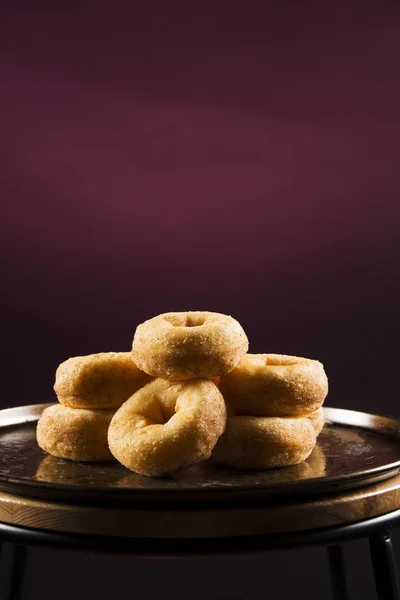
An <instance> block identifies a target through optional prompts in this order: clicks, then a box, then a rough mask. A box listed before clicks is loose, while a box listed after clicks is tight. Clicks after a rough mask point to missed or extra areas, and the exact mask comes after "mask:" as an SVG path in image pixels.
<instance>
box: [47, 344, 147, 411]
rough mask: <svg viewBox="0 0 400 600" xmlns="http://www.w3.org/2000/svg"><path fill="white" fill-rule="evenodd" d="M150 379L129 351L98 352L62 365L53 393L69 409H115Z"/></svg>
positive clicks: (75, 357) (59, 368)
mask: <svg viewBox="0 0 400 600" xmlns="http://www.w3.org/2000/svg"><path fill="white" fill-rule="evenodd" d="M151 380H152V377H150V376H149V375H147V374H146V373H144V372H143V371H141V370H140V369H139V368H138V367H137V366H136V365H135V363H134V361H133V358H132V353H131V352H101V353H100V354H89V355H88V356H74V357H73V358H69V359H68V360H66V361H65V362H63V363H61V365H60V366H59V367H58V369H57V371H56V382H55V384H54V391H55V392H56V394H57V397H58V400H59V401H60V402H61V404H64V405H65V406H70V407H71V408H92V409H96V408H102V409H104V408H105V409H117V408H119V407H120V406H121V404H122V403H123V402H125V400H127V399H128V398H129V397H130V396H132V394H134V393H135V392H136V391H137V390H138V389H139V388H141V387H142V386H144V385H146V383H148V382H149V381H151Z"/></svg>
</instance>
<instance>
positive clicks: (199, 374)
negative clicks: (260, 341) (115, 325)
mask: <svg viewBox="0 0 400 600" xmlns="http://www.w3.org/2000/svg"><path fill="white" fill-rule="evenodd" d="M247 349H248V340H247V337H246V334H245V332H244V331H243V329H242V327H241V325H240V324H239V323H238V322H237V321H236V320H235V319H233V318H232V317H229V316H227V315H221V314H219V313H213V312H198V311H195V312H175V313H174V312H171V313H165V314H162V315H158V316H157V317H154V318H153V319H149V320H148V321H145V322H144V323H142V324H141V325H139V326H138V327H137V329H136V332H135V336H134V338H133V344H132V355H133V358H134V361H135V362H136V364H137V365H138V367H139V368H140V369H142V370H143V371H145V372H146V373H149V375H153V376H154V377H161V378H163V379H170V380H172V381H179V380H184V379H194V378H206V379H211V378H212V377H218V376H220V375H224V374H226V373H229V371H232V369H234V368H235V367H236V366H237V365H238V364H239V363H240V361H241V360H242V358H243V357H244V355H245V354H246V352H247Z"/></svg>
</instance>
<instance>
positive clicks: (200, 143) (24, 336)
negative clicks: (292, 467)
mask: <svg viewBox="0 0 400 600" xmlns="http://www.w3.org/2000/svg"><path fill="white" fill-rule="evenodd" d="M0 11H2V13H1V20H0V23H1V29H0V131H1V149H0V152H1V162H0V165H1V167H0V186H1V187H0V191H1V197H2V200H3V201H2V213H3V214H2V220H1V222H2V229H1V232H0V261H1V268H2V277H1V281H2V301H3V303H4V307H3V310H2V317H3V318H4V327H3V334H2V337H3V343H2V355H3V358H2V366H3V369H2V371H3V374H2V383H3V394H2V405H3V406H12V405H19V404H30V403H36V402H45V401H49V400H51V399H52V398H53V392H52V385H53V379H54V371H55V368H56V366H57V364H58V363H59V362H61V361H62V360H64V359H65V358H67V357H68V356H72V355H76V354H85V353H91V352H99V351H105V350H123V349H129V347H130V344H131V339H132V336H133V333H134V329H135V327H136V325H137V323H139V322H140V321H142V320H144V319H146V318H149V317H151V316H153V315H155V314H157V313H159V312H164V311H168V310H187V309H191V310H195V309H200V310H204V309H206V310H217V311H220V312H226V313H229V314H232V315H233V316H235V317H236V318H238V319H239V321H240V322H241V323H242V324H243V326H244V328H245V329H246V331H247V333H248V335H249V338H250V344H251V351H253V352H282V353H288V354H290V353H292V354H299V355H304V356H310V357H314V358H319V359H320V360H322V361H323V362H324V363H325V366H326V370H327V372H328V376H329V377H330V389H331V392H330V395H329V398H328V400H327V404H329V405H332V406H340V407H348V408H355V409H360V410H368V411H372V412H379V413H392V414H394V415H396V416H400V408H399V402H398V390H397V388H396V380H397V379H398V377H397V374H398V362H397V360H398V352H397V347H398V344H397V340H398V337H399V333H400V331H399V327H398V325H399V318H398V310H399V309H398V307H399V299H400V298H399V293H398V292H399V285H398V282H399V280H398V270H399V262H398V259H397V254H398V251H399V246H400V242H399V217H400V204H399V203H400V172H399V155H400V153H399V150H400V142H399V140H400V136H399V134H400V120H399V106H400V80H399V76H398V62H399V56H400V19H399V17H400V10H399V8H398V4H397V3H395V2H393V3H391V2H385V3H380V4H379V6H378V3H376V4H373V3H368V2H364V3H361V2H360V3H359V4H355V3H353V4H352V5H351V6H350V3H331V4H330V3H310V2H306V3H294V2H280V3H269V4H268V3H264V2H261V1H260V2H252V1H250V2H231V1H220V2H201V3H200V2H199V3H190V2H176V1H168V2H162V1H161V0H158V1H156V2H148V3H146V2H142V3H139V2H136V3H134V2H121V1H120V2H114V3H107V2H101V1H97V2H96V1H95V0H92V1H86V2H84V1H78V0H76V1H73V0H71V1H70V2H67V1H61V0H58V2H50V1H40V0H36V1H33V2H30V1H29V2H28V1H26V2H22V1H19V2H18V1H16V2H11V1H10V2H6V3H5V4H4V5H2V8H1V9H0ZM361 551H364V550H362V549H361V550H360V552H361ZM40 553H42V554H40ZM44 556H46V557H47V558H46V560H49V557H50V554H46V553H45V551H40V552H39V551H36V553H32V561H33V566H31V569H30V571H29V573H28V576H29V577H32V578H34V577H35V575H34V571H35V568H36V567H37V568H39V566H40V565H43V560H44V558H43V557H44ZM60 556H64V555H61V554H60ZM302 556H304V557H307V556H308V557H309V558H308V559H307V560H306V559H304V560H303V561H299V556H298V553H297V554H296V555H295V556H293V557H292V558H290V557H288V556H287V555H282V554H280V555H277V556H272V557H269V560H270V564H271V569H268V578H270V586H271V587H272V588H274V586H275V587H276V589H280V590H281V594H282V597H286V596H285V593H287V594H289V591H290V588H291V586H293V585H295V586H296V589H298V588H299V587H301V586H303V589H304V586H309V585H310V579H309V578H310V571H309V568H308V567H307V565H308V566H309V562H308V561H311V562H312V563H313V564H317V565H319V566H318V568H317V569H316V571H317V575H315V572H316V571H315V570H313V585H314V586H315V587H316V590H315V594H316V595H315V598H320V597H322V596H323V597H325V596H324V593H323V592H321V589H325V588H324V587H323V586H326V585H327V581H326V565H325V563H323V558H321V555H320V553H319V552H318V551H316V550H307V551H304V552H303V553H302ZM41 557H42V558H41ZM35 560H36V561H38V563H37V565H36V567H35V564H36V563H35V562H34V561H35ZM79 560H82V561H83V558H82V557H80V558H78V556H77V555H73V556H70V555H69V554H65V557H64V558H62V559H61V558H60V561H61V562H62V561H65V564H68V565H70V567H71V565H73V568H74V569H75V572H76V573H79V572H80V573H81V574H82V572H90V573H91V575H90V577H92V578H93V577H94V578H95V579H96V581H97V582H98V585H97V587H98V590H102V592H100V591H99V592H98V593H99V594H100V596H99V598H102V597H104V598H106V597H107V595H109V594H111V593H113V592H112V590H111V587H110V586H114V585H116V586H117V587H118V586H120V587H118V590H119V592H118V593H119V594H122V593H124V592H123V590H126V587H124V586H128V585H129V581H131V577H132V575H131V574H130V570H131V566H127V564H128V563H127V561H126V559H124V560H123V561H122V562H120V563H118V562H117V560H116V559H113V560H114V562H112V561H111V563H108V562H107V559H101V558H97V559H96V561H97V562H96V561H94V559H92V562H90V561H89V560H88V559H87V558H85V559H84V560H85V562H84V563H83V564H82V567H81V571H79ZM102 560H104V565H106V564H107V565H108V564H113V565H114V570H113V571H110V574H109V578H110V583H109V584H107V582H106V581H104V580H103V579H104V577H105V575H103V574H102V570H101V569H98V565H99V564H100V563H101V561H102ZM124 561H125V562H124ZM257 561H258V559H257V560H254V559H252V560H250V559H245V560H244V559H242V562H240V561H239V562H238V565H239V567H240V569H242V574H243V577H242V578H240V577H239V575H237V573H238V568H235V566H234V565H235V564H236V563H235V561H233V562H232V561H230V562H229V561H226V562H224V561H221V562H219V563H214V562H207V561H206V563H207V564H206V565H204V564H203V563H204V561H203V562H201V561H199V562H197V563H193V562H192V563H190V566H186V567H184V566H182V564H181V563H178V564H176V563H171V562H169V561H168V562H167V563H166V564H165V565H164V566H163V563H162V564H160V563H151V565H152V566H151V567H150V563H145V565H148V567H146V568H148V569H149V572H150V570H151V571H153V570H154V572H156V573H157V569H159V573H160V579H163V581H164V584H165V586H164V587H168V586H169V585H175V586H177V585H178V583H179V585H180V588H179V590H180V591H179V590H178V591H177V594H178V596H177V598H178V600H179V598H181V597H182V598H183V597H185V593H186V592H187V589H188V587H187V586H189V585H190V584H189V582H188V581H187V580H186V579H185V577H186V575H187V576H189V575H190V576H191V577H194V578H195V580H196V582H197V583H196V586H195V589H193V588H192V587H191V588H190V589H191V594H192V598H193V600H196V598H197V597H199V598H200V597H204V595H205V594H206V595H207V596H209V597H210V599H211V598H228V597H229V598H232V599H239V598H240V599H241V598H247V597H248V596H249V593H250V592H249V590H246V585H250V586H253V588H254V589H256V588H257V586H264V585H265V581H264V576H265V567H264V566H262V565H263V564H264V563H262V562H260V561H258V562H257ZM315 561H316V562H315ZM318 561H319V562H318ZM61 562H60V563H59V567H58V568H59V569H60V570H59V571H58V574H59V575H60V573H61V571H62V565H61ZM185 564H186V565H189V563H185ZM121 565H125V567H124V568H125V569H127V570H128V575H127V576H124V568H123V567H122V566H121ZM129 565H131V562H129ZM156 565H157V566H156ZM166 565H167V567H168V568H167V567H166ZM279 565H280V567H282V566H286V565H290V569H292V570H293V577H291V578H287V580H286V579H285V581H282V579H279V577H278V576H277V575H276V574H275V576H274V573H275V572H277V571H279V568H280V567H279ZM68 568H69V567H68ZM71 568H72V567H71ZM224 569H225V571H226V573H225V572H224ZM364 571H365V569H363V572H364ZM141 572H142V573H143V577H145V576H146V577H150V575H149V573H147V572H146V570H145V566H143V565H142V566H140V569H139V571H138V573H141ZM55 573H57V567H55ZM146 573H147V574H146ZM207 573H209V577H208V575H207ZM218 573H220V577H219V578H218V581H217V575H218ZM224 573H225V575H224ZM114 574H115V578H116V581H117V583H115V580H114V583H111V579H112V578H113V577H114ZM229 577H232V578H233V579H232V581H230V580H229V586H230V587H229V586H228V587H229V592H228V591H227V585H228V584H227V583H226V581H227V578H228V579H229ZM235 577H236V579H235ZM314 577H316V579H315V578H314ZM102 578H103V579H102ZM156 580H157V576H156V577H155V581H156ZM73 581H74V579H73V578H72V579H71V580H70V579H69V578H68V581H65V582H64V583H65V587H64V585H63V589H62V590H61V591H60V596H59V598H60V599H61V598H64V596H63V594H65V598H67V597H68V594H69V595H71V594H74V591H73V587H70V588H69V587H68V586H73V585H74V583H73ZM221 581H222V582H223V581H225V583H221ZM249 582H250V583H249ZM38 585H39V584H38V581H37V580H36V579H35V581H33V580H32V586H33V587H32V590H31V592H30V594H31V597H32V598H33V597H35V591H34V590H35V589H36V593H38ZM107 585H109V587H108V588H107ZM137 585H139V584H137ZM152 585H153V587H151V586H150V588H151V589H150V588H149V590H148V592H147V593H148V594H149V595H146V592H145V591H142V592H141V598H143V599H146V598H148V597H149V598H150V597H151V595H152V594H153V595H154V593H155V589H156V588H155V587H154V586H156V583H154V582H153V584H152ZM224 585H225V588H224ZM362 585H364V587H365V589H364V590H363V593H364V596H363V597H364V598H369V596H368V589H370V587H371V581H370V580H368V574H367V575H366V579H365V578H364V577H363V581H361V582H359V586H362ZM185 586H186V588H185ZM279 586H281V587H280V588H279ZM285 586H286V587H285ZM319 586H321V588H319ZM253 588H252V589H253ZM317 588H319V589H317ZM57 589H58V588H57ZM177 589H178V588H177ZM274 589H275V588H274ZM107 590H108V591H107ZM224 590H225V591H224ZM285 590H286V591H285ZM40 592H41V594H42V598H43V599H45V598H47V597H49V598H50V597H52V594H53V593H54V589H52V587H51V586H50V584H49V586H48V588H46V589H43V587H42V588H41V589H40ZM25 593H26V594H27V595H28V597H29V592H28V589H27V590H26V591H25ZM93 593H94V592H93ZM96 593H97V592H96ZM129 593H130V594H131V593H135V590H133V589H130V591H129ZM310 593H311V592H310ZM321 593H322V596H321ZM358 593H360V588H358ZM46 594H48V595H46ZM101 594H103V596H102V595H101ZM179 594H182V595H181V596H179ZM196 594H198V595H196ZM309 597H310V598H312V597H314V596H311V595H310V596H309Z"/></svg>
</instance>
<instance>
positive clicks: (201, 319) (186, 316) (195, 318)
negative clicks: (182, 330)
mask: <svg viewBox="0 0 400 600" xmlns="http://www.w3.org/2000/svg"><path fill="white" fill-rule="evenodd" d="M164 319H165V321H167V322H168V323H170V324H171V325H173V326H174V327H201V325H204V323H205V322H206V317H205V316H204V315H201V314H200V315H198V314H190V313H175V314H173V315H168V316H167V317H164Z"/></svg>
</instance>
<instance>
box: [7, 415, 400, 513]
mask: <svg viewBox="0 0 400 600" xmlns="http://www.w3.org/2000/svg"><path fill="white" fill-rule="evenodd" d="M46 406H49V405H48V404H40V405H33V406H21V407H17V408H9V409H5V410H0V490H1V491H3V492H9V493H12V494H17V495H20V496H25V497H31V498H38V499H42V500H56V501H60V502H67V503H79V504H91V505H96V506H102V505H107V506H108V505H113V506H115V505H121V506H127V505H128V506H132V507H136V506H137V507H140V506H145V507H146V508H150V507H151V506H153V505H154V506H157V507H159V506H160V503H162V504H163V507H170V508H171V510H175V509H178V508H179V509H182V508H184V507H185V506H186V507H190V508H194V507H195V506H201V507H202V508H206V507H207V505H209V506H211V505H212V504H214V503H215V502H218V505H219V506H221V503H222V504H225V503H226V504H227V505H231V504H232V503H233V504H235V505H237V504H238V503H239V504H242V505H246V506H248V505H249V503H256V504H260V503H262V504H265V503H266V502H268V501H269V500H271V501H272V500H273V501H274V502H275V503H276V501H277V500H279V502H291V501H293V497H294V495H296V499H297V501H299V500H300V497H301V496H303V497H307V498H309V497H310V496H315V495H317V494H327V493H329V494H330V493H337V492H342V491H343V490H349V489H355V488H358V487H361V486H365V485H368V484H372V483H376V482H378V481H382V480H384V479H388V478H389V477H393V476H394V475H396V474H398V473H400V421H399V420H397V419H393V418H390V417H381V416H377V415H372V414H367V413H363V412H356V411H352V410H344V409H338V408H325V409H324V412H325V419H326V424H325V427H324V429H323V431H322V432H321V434H320V436H319V438H318V443H317V446H316V447H315V449H314V451H313V453H312V454H311V456H310V457H309V458H308V459H307V460H306V461H305V462H303V463H301V464H299V465H296V466H294V467H285V468H280V469H272V470H269V471H254V470H251V471H238V470H235V469H228V468H221V467H219V466H218V465H215V464H213V463H212V461H206V462H203V463H201V464H198V465H195V466H193V467H191V468H189V469H186V470H184V471H181V472H179V473H177V474H175V475H173V476H170V477H164V478H147V477H143V476H141V475H136V474H135V473H132V472H130V471H128V470H127V469H125V468H124V467H123V466H122V465H120V464H119V463H117V462H114V463H111V462H109V463H75V462H71V461H67V460H63V459H58V458H54V457H52V456H49V455H48V454H46V453H45V452H43V450H41V449H40V448H39V446H38V445H37V443H36V423H37V421H38V419H39V417H40V415H41V413H42V411H43V410H44V408H46ZM209 503H210V504H209Z"/></svg>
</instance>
